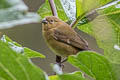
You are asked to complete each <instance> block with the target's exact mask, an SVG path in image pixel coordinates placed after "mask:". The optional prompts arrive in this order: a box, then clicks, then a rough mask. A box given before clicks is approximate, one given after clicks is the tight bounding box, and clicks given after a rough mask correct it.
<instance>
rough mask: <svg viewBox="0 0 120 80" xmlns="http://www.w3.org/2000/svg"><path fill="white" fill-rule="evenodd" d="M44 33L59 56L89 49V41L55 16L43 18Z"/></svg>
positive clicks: (46, 39)
mask: <svg viewBox="0 0 120 80" xmlns="http://www.w3.org/2000/svg"><path fill="white" fill-rule="evenodd" d="M42 33H43V36H44V39H45V41H46V43H47V45H48V47H49V48H50V49H51V50H52V51H53V52H54V53H55V54H56V55H58V56H61V57H68V56H69V55H75V54H77V53H78V52H79V51H84V50H88V43H87V41H86V40H85V39H83V38H82V37H81V36H80V35H79V34H78V33H77V32H76V31H75V30H74V29H72V28H71V27H70V26H69V25H68V24H67V23H65V22H64V21H62V20H60V19H59V18H57V17H55V16H48V17H46V18H44V19H43V20H42Z"/></svg>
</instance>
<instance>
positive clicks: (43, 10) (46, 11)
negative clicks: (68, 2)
mask: <svg viewBox="0 0 120 80" xmlns="http://www.w3.org/2000/svg"><path fill="white" fill-rule="evenodd" d="M54 2H55V5H56V9H57V13H58V17H59V18H60V19H62V20H64V21H67V20H68V18H67V16H66V14H65V12H64V10H63V7H62V5H61V3H60V0H54ZM38 14H39V15H40V16H41V17H42V18H45V17H46V16H52V12H51V8H50V5H49V1H48V0H46V1H45V3H44V4H43V5H42V6H41V7H40V8H39V10H38Z"/></svg>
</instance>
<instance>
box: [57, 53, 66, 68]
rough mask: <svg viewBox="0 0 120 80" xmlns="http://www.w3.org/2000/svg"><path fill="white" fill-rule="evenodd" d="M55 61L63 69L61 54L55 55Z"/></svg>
mask: <svg viewBox="0 0 120 80" xmlns="http://www.w3.org/2000/svg"><path fill="white" fill-rule="evenodd" d="M56 63H57V64H58V65H59V66H60V67H61V68H62V70H63V68H64V64H62V63H63V61H62V57H61V56H58V55H56Z"/></svg>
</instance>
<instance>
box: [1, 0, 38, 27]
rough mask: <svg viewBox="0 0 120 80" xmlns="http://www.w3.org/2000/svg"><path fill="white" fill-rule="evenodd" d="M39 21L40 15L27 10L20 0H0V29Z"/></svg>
mask: <svg viewBox="0 0 120 80" xmlns="http://www.w3.org/2000/svg"><path fill="white" fill-rule="evenodd" d="M39 21H40V16H39V15H37V14H36V13H31V12H28V7H27V6H26V5H25V4H24V2H23V1H22V0H0V29H6V28H11V27H13V26H16V25H21V24H28V23H32V22H39Z"/></svg>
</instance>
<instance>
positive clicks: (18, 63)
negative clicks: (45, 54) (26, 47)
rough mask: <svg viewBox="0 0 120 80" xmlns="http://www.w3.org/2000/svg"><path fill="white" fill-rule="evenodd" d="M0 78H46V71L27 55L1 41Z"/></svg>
mask: <svg viewBox="0 0 120 80" xmlns="http://www.w3.org/2000/svg"><path fill="white" fill-rule="evenodd" d="M0 78H2V79H5V80H46V78H45V75H44V72H43V71H42V70H41V69H39V68H38V67H36V66H35V65H33V64H32V63H31V61H29V60H28V59H27V58H26V57H25V56H23V55H21V54H17V53H16V52H14V51H13V50H12V49H11V48H10V47H9V45H8V44H6V43H4V42H2V41H0Z"/></svg>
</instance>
